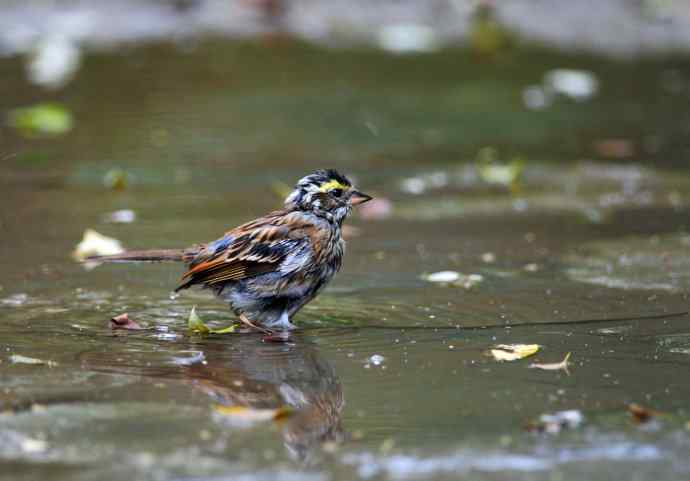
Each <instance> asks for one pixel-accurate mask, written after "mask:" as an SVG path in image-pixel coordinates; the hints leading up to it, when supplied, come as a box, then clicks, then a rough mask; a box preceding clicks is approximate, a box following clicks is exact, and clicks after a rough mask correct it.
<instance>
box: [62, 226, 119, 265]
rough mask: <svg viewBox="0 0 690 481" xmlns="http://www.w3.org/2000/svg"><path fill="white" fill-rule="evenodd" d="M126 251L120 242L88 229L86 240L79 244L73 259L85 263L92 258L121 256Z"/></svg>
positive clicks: (85, 232) (85, 234)
mask: <svg viewBox="0 0 690 481" xmlns="http://www.w3.org/2000/svg"><path fill="white" fill-rule="evenodd" d="M124 251H125V249H124V248H123V247H122V244H121V243H120V241H119V240H117V239H113V238H112V237H107V236H104V235H103V234H99V233H98V232H96V231H95V230H93V229H86V230H85V231H84V238H83V239H82V240H81V242H80V243H79V244H77V247H76V249H74V252H72V257H73V258H74V259H75V260H77V261H83V260H84V259H86V258H87V257H90V256H109V255H114V254H121V253H123V252H124ZM96 264H97V263H96Z"/></svg>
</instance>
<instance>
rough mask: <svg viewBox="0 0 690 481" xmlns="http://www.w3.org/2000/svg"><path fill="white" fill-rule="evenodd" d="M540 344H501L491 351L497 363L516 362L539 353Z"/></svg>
mask: <svg viewBox="0 0 690 481" xmlns="http://www.w3.org/2000/svg"><path fill="white" fill-rule="evenodd" d="M540 347H541V346H540V345H539V344H499V345H498V346H495V347H494V348H492V349H491V350H490V353H491V355H492V356H493V357H494V359H496V360H497V361H516V360H518V359H524V358H526V357H528V356H532V355H533V354H536V353H537V351H539V348H540Z"/></svg>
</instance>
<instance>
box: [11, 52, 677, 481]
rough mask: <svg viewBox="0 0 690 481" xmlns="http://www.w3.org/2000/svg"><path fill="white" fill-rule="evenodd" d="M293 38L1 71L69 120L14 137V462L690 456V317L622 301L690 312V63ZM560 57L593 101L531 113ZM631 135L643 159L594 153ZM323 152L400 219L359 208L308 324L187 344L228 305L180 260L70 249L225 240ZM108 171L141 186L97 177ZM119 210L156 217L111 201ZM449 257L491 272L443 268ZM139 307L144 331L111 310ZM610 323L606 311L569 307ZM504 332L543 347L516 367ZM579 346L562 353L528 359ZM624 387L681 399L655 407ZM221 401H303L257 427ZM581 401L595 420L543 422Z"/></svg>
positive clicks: (279, 470) (646, 463)
mask: <svg viewBox="0 0 690 481" xmlns="http://www.w3.org/2000/svg"><path fill="white" fill-rule="evenodd" d="M272 42H273V43H264V44H261V43H258V44H252V43H245V44H228V43H222V42H208V43H201V44H199V45H198V46H196V47H195V48H194V49H193V50H191V51H184V52H180V51H179V50H178V49H176V48H173V47H169V46H161V47H147V48H134V47H132V49H131V50H128V51H126V52H109V53H107V52H104V53H100V54H93V55H91V56H89V57H87V59H86V62H85V64H84V67H83V69H82V70H81V71H80V72H79V75H78V77H77V78H76V79H75V81H74V83H73V84H71V85H70V86H69V87H68V88H67V89H66V90H65V91H64V93H60V94H46V93H44V92H41V91H38V90H36V89H33V88H30V87H27V86H26V85H25V82H24V80H23V78H22V73H21V64H20V63H19V61H17V60H3V61H2V62H1V63H0V75H2V77H3V83H2V84H0V92H2V93H3V95H0V107H1V108H3V109H6V108H10V107H15V106H18V105H24V104H27V103H30V102H33V101H37V100H44V99H46V97H48V98H57V99H59V100H61V101H63V102H64V103H65V104H66V105H67V106H68V107H69V108H70V109H72V110H73V111H74V113H75V117H76V126H75V129H74V130H73V131H72V132H71V133H69V134H68V135H66V136H65V137H63V138H59V139H28V140H25V139H21V138H20V137H19V136H17V135H16V134H15V133H14V132H12V131H11V130H9V128H3V129H2V130H1V131H0V135H2V152H1V153H0V156H1V157H2V159H3V160H2V167H1V169H2V176H1V177H0V182H1V183H2V185H1V187H2V190H3V192H4V194H3V200H4V208H3V210H2V212H1V213H0V228H1V229H2V232H3V236H2V237H3V241H2V244H0V245H1V248H2V256H0V262H1V263H2V271H3V280H2V283H1V285H2V290H0V321H1V322H0V410H3V411H5V412H4V413H3V414H0V479H8V480H9V479H12V480H16V479H43V478H45V477H46V476H50V477H51V478H53V479H56V480H60V479H70V480H72V479H94V478H95V477H98V478H102V479H106V478H107V479H185V480H188V479H194V480H215V479H229V478H232V479H247V480H263V479H286V480H292V479H300V480H301V479H307V480H310V479H314V480H319V481H320V480H330V479H370V478H374V479H439V480H442V479H487V480H496V479H559V478H560V479H584V478H586V479H592V480H597V479H602V480H603V479H611V478H613V477H615V478H620V479H626V478H630V479H647V478H650V477H654V478H655V479H659V480H662V479H679V478H683V477H687V476H688V475H689V474H690V463H688V460H687V451H688V448H689V447H690V427H689V426H688V424H687V423H688V421H689V420H690V412H689V411H688V399H690V387H689V385H688V383H687V382H686V378H687V371H688V366H689V365H690V357H688V352H690V317H688V315H680V316H670V317H668V318H665V319H639V320H630V319H628V320H626V319H624V318H630V317H636V316H643V315H656V314H661V313H671V314H673V313H678V312H683V311H686V310H687V309H688V298H687V288H688V282H689V281H688V279H690V270H689V269H690V265H689V264H688V262H687V257H688V249H690V241H688V235H687V231H688V223H689V222H688V219H690V216H689V214H690V203H689V201H690V172H688V170H687V165H688V161H690V155H689V154H688V151H687V149H686V148H685V146H684V140H683V139H684V135H685V132H684V128H685V127H684V125H686V124H687V122H685V121H684V119H685V120H687V117H688V110H687V107H686V106H685V105H686V103H687V97H688V95H689V94H690V89H688V88H687V85H690V83H689V82H688V79H690V63H688V62H687V61H686V60H684V59H664V60H647V61H645V62H642V63H620V62H604V61H601V60H597V59H591V58H581V57H563V56H555V55H552V54H549V53H545V52H516V53H514V54H511V55H510V56H508V57H506V58H503V59H499V60H495V61H492V62H487V61H482V60H479V59H476V58H474V57H473V56H472V55H470V54H467V53H465V52H460V51H444V52H441V53H438V54H433V55H429V56H412V57H388V56H385V55H383V54H379V53H372V52H368V51H349V52H347V51H330V52H327V51H322V50H316V49H313V48H310V47H305V46H302V45H297V44H294V43H291V42H289V41H283V40H273V41H272ZM562 66H568V67H577V68H585V69H588V70H591V71H593V72H595V73H596V74H597V75H598V76H599V81H600V82H601V84H602V91H601V93H600V94H599V95H598V96H597V97H595V98H593V99H592V100H590V101H588V102H583V103H575V102H572V101H567V100H565V99H561V100H559V101H557V102H556V103H554V105H552V106H551V107H550V108H548V109H546V110H544V111H530V110H528V109H526V108H525V107H523V105H522V103H521V91H522V89H523V88H524V87H525V86H526V85H528V84H531V83H534V82H539V81H540V79H541V77H542V75H543V74H544V72H545V71H546V70H548V69H551V68H554V67H562ZM669 72H672V73H671V74H669ZM669 75H670V76H672V78H673V79H675V80H674V82H675V83H674V85H676V86H677V85H681V87H682V88H676V87H674V88H673V89H669V87H668V78H669ZM610 138H624V139H627V140H628V141H629V142H631V143H632V144H633V145H634V146H635V148H634V152H633V154H632V155H631V157H626V158H625V159H624V160H620V159H619V160H616V161H615V162H614V161H613V160H611V159H606V158H603V156H602V155H600V154H599V153H597V149H595V148H594V147H593V145H595V143H596V142H597V141H600V140H602V139H610ZM485 145H493V146H496V147H498V148H499V151H500V152H501V154H502V155H503V156H505V158H511V157H513V156H522V157H524V158H525V159H526V164H527V167H526V169H525V172H524V176H523V179H522V181H521V184H522V185H521V188H520V191H519V192H518V193H513V194H511V193H510V192H508V190H507V189H505V188H502V187H496V186H491V185H487V183H486V182H483V181H482V180H481V179H480V178H479V177H478V175H477V172H476V170H477V169H476V168H475V164H474V160H473V159H474V157H475V155H476V153H477V151H478V150H479V148H481V147H483V146H485ZM323 166H337V167H339V168H341V169H342V170H345V171H347V172H351V173H352V174H354V175H355V176H356V178H357V180H358V184H359V185H360V186H361V187H362V188H363V189H364V190H365V191H367V192H371V193H373V194H374V195H376V196H378V197H385V198H388V199H391V201H392V204H393V211H392V213H391V214H390V216H387V217H385V218H383V219H378V220H375V219H371V218H368V219H367V218H366V216H361V215H359V216H357V215H355V216H354V218H353V219H352V222H351V224H352V225H354V226H356V227H357V229H358V230H357V235H356V236H354V237H352V238H351V239H350V240H349V244H348V253H347V258H346V261H345V267H344V269H343V272H341V273H340V274H339V276H338V277H337V278H336V280H335V281H334V282H333V283H332V285H331V286H330V287H329V288H328V289H327V291H326V292H325V293H324V294H323V295H321V296H320V297H319V298H318V299H317V300H316V301H315V302H313V303H312V304H310V305H308V306H307V307H306V308H305V309H304V310H303V311H302V312H301V313H300V314H299V315H298V317H297V319H296V322H297V323H298V324H299V325H300V326H301V327H302V329H300V331H298V332H297V333H295V335H294V336H293V338H292V340H291V342H289V343H286V344H280V343H266V342H262V341H261V336H258V335H251V334H250V335H239V334H237V335H224V336H207V337H204V336H199V335H190V334H189V333H188V332H187V329H186V322H187V316H188V314H189V311H190V309H191V308H192V306H194V305H196V306H197V310H198V312H199V313H200V315H201V316H202V317H203V318H204V320H205V321H207V322H209V323H212V324H217V325H219V326H221V325H227V324H228V323H229V322H230V321H231V320H232V318H231V316H230V315H229V313H228V312H227V310H226V309H225V308H224V306H223V305H222V304H220V303H218V302H216V301H215V300H213V299H211V298H210V297H209V296H208V295H207V293H205V292H202V291H189V292H185V293H183V294H182V295H181V296H179V297H176V298H175V297H171V296H170V292H171V290H172V289H173V288H174V286H175V285H176V283H177V281H178V278H179V274H180V268H179V266H174V265H162V264H158V265H110V266H101V267H99V268H97V269H95V270H92V271H86V270H84V269H83V267H82V266H80V265H78V264H76V263H75V262H73V261H72V260H71V259H70V252H71V251H72V249H73V248H74V245H75V244H76V243H77V242H78V241H79V239H80V238H81V235H82V232H83V230H84V229H85V228H87V227H91V228H95V229H96V230H98V231H99V232H102V233H104V234H107V235H111V236H114V237H117V238H118V239H120V240H122V241H123V243H124V244H125V245H126V246H128V247H132V248H141V247H175V246H183V245H188V244H192V243H194V242H198V241H205V240H209V239H213V238H215V237H217V236H219V235H220V234H221V233H222V232H223V231H225V230H226V229H227V228H229V227H232V226H233V225H236V224H238V223H240V222H242V221H244V220H248V219H250V218H252V217H254V216H257V215H260V214H261V213H262V212H265V211H267V210H269V209H271V208H273V207H275V206H277V205H279V204H280V196H279V195H278V194H277V193H274V192H273V190H279V189H277V188H273V187H272V185H275V183H276V182H283V183H288V184H289V183H291V182H294V180H295V179H297V178H299V177H300V176H302V175H303V174H304V173H305V172H307V171H309V170H310V169H313V168H316V167H323ZM113 167H122V168H124V169H126V170H127V171H128V172H129V173H130V175H131V181H130V185H129V186H128V188H127V189H125V190H124V191H121V192H116V191H110V190H108V189H105V188H104V187H103V186H102V181H101V179H102V177H103V175H104V174H105V172H107V171H108V170H109V169H111V168H113ZM410 179H417V180H418V182H417V183H416V184H414V182H413V184H414V185H417V186H419V185H422V189H421V191H416V193H411V192H409V189H408V187H409V185H410V182H409V180H410ZM420 182H421V184H420ZM406 186H407V187H406ZM117 209H132V210H134V211H135V212H136V213H137V220H136V221H135V222H133V223H131V224H112V223H107V222H105V221H104V218H103V216H104V215H105V214H107V213H108V212H112V211H114V210H117ZM487 253H491V254H493V256H487V255H486V254H487ZM492 257H493V258H492ZM488 261H491V262H488ZM449 269H450V270H457V271H460V272H463V273H465V274H471V273H474V274H481V275H482V276H483V279H484V280H483V282H480V283H479V284H478V285H476V286H474V287H472V288H470V289H464V288H462V287H445V286H438V285H433V284H430V283H428V282H426V281H424V280H423V279H422V276H423V274H424V273H430V272H435V271H440V270H449ZM122 312H128V313H129V314H130V316H131V317H132V318H134V319H136V320H138V321H140V322H141V323H142V324H144V325H145V326H147V327H150V328H152V329H150V330H145V331H140V332H121V331H117V332H113V331H111V330H110V329H109V326H108V320H109V319H110V318H111V317H112V316H114V315H117V314H120V313H122ZM592 319H612V321H610V322H601V323H580V322H577V321H582V320H592ZM616 319H618V320H616ZM500 343H530V344H531V343H537V344H540V345H542V346H543V347H542V350H541V351H540V352H539V353H538V354H537V355H535V356H534V357H533V358H530V359H528V360H522V361H515V362H507V363H497V362H495V361H493V360H492V359H491V358H490V357H488V356H487V354H486V351H487V350H488V349H489V348H490V347H491V346H493V345H495V344H500ZM568 352H571V353H572V364H571V366H570V369H569V373H565V372H563V371H540V370H536V369H528V367H527V365H528V364H529V363H530V362H546V363H550V362H558V361H560V360H561V359H563V357H564V356H565V354H566V353H568ZM13 355H23V356H29V357H32V358H38V359H42V360H45V361H51V364H50V365H48V364H44V365H30V364H21V363H12V362H11V358H12V356H13ZM375 355H378V356H382V357H383V359H382V360H378V359H377V358H373V359H372V356H375ZM631 402H635V403H639V404H642V405H645V406H649V407H650V408H653V409H654V410H656V411H659V412H660V413H662V414H660V415H659V416H656V418H655V419H654V420H653V421H652V422H650V423H647V424H643V425H637V424H635V423H633V422H632V420H631V417H630V415H629V414H628V413H627V411H626V405H627V404H628V403H631ZM218 406H245V407H251V408H255V409H276V408H281V407H284V406H291V407H292V409H293V412H292V415H291V416H289V417H287V418H286V419H284V420H282V421H267V422H258V423H248V422H247V420H246V419H244V420H243V419H239V420H238V419H236V418H233V417H232V416H227V415H224V414H223V412H222V409H221V410H219V409H218ZM565 409H578V410H580V411H581V412H582V414H583V415H584V419H585V420H584V422H583V424H582V425H581V426H579V427H577V428H576V429H573V430H566V431H563V432H562V433H560V434H558V435H546V434H544V435H540V434H535V433H532V432H528V431H527V430H526V429H525V427H526V426H527V425H528V424H529V423H530V422H531V421H533V420H535V419H536V418H538V417H539V415H541V414H543V413H550V412H556V411H561V410H565Z"/></svg>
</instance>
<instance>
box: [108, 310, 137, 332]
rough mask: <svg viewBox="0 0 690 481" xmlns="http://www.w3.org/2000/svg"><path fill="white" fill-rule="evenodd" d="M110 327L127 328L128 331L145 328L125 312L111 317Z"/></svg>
mask: <svg viewBox="0 0 690 481" xmlns="http://www.w3.org/2000/svg"><path fill="white" fill-rule="evenodd" d="M110 329H125V330H128V331H138V330H141V329H144V328H143V327H141V325H140V324H139V323H138V322H137V321H135V320H133V319H130V318H129V315H128V314H127V313H126V312H125V313H124V314H120V315H119V316H115V317H113V318H112V319H110Z"/></svg>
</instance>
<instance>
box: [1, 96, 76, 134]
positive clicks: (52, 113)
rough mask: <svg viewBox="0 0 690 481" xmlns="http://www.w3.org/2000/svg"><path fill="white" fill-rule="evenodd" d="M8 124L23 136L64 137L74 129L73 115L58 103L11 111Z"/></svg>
mask: <svg viewBox="0 0 690 481" xmlns="http://www.w3.org/2000/svg"><path fill="white" fill-rule="evenodd" d="M8 123H9V125H10V126H11V127H14V128H15V129H17V130H18V131H19V132H20V133H21V134H22V135H24V136H26V137H32V136H36V135H63V134H66V133H67V132H69V131H70V130H71V129H72V124H73V121H72V114H71V113H70V112H69V111H68V110H67V109H66V108H65V107H64V106H62V105H60V104H57V103H42V104H36V105H33V106H31V107H23V108H18V109H14V110H11V111H10V114H9V120H8Z"/></svg>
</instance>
